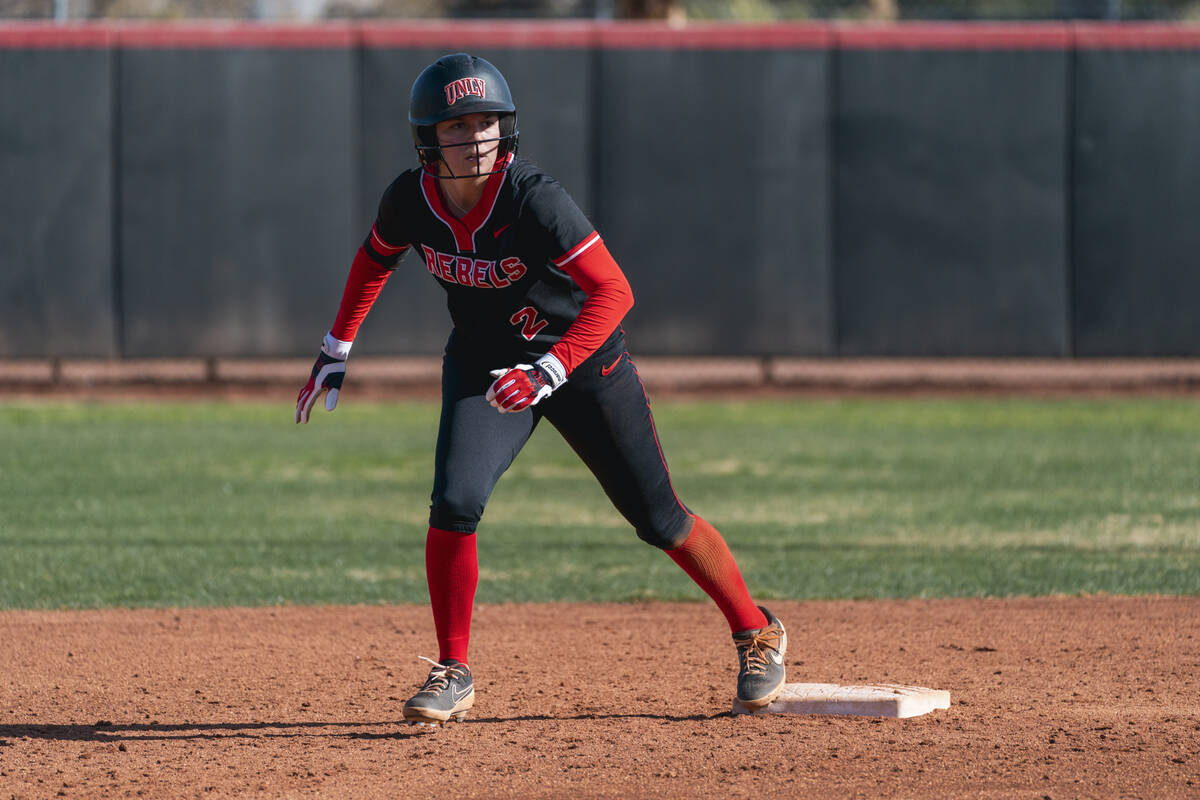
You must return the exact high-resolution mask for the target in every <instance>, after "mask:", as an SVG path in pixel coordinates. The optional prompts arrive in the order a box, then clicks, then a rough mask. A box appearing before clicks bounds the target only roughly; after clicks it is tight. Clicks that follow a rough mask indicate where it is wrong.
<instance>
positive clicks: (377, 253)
mask: <svg viewBox="0 0 1200 800" xmlns="http://www.w3.org/2000/svg"><path fill="white" fill-rule="evenodd" d="M456 83H458V82H457V81H456ZM450 86H451V87H452V86H454V84H451V85H450ZM460 88H461V90H462V91H468V90H469V89H471V88H472V87H467V86H464V87H460ZM447 91H450V87H448V88H447ZM453 91H455V92H458V91H459V89H454V90H453ZM508 158H509V168H508V170H506V171H504V172H498V173H496V174H494V175H491V176H490V177H489V178H488V181H487V184H486V185H485V189H484V193H483V197H482V199H481V200H480V201H479V203H477V204H476V205H475V207H474V208H472V209H471V212H470V213H469V214H467V216H466V217H464V218H462V219H458V218H457V217H455V216H454V215H453V214H451V213H450V212H449V211H448V210H447V209H446V208H445V207H444V206H443V204H442V200H441V195H440V193H439V191H438V186H437V178H435V177H433V176H432V175H429V174H427V173H426V172H424V171H423V170H421V169H419V168H417V169H412V170H408V171H406V172H404V173H402V174H401V175H400V176H399V177H397V178H396V179H395V180H394V181H393V182H392V184H391V185H390V186H389V187H388V188H387V190H386V191H385V192H384V194H383V198H382V200H381V201H380V203H379V213H378V216H377V217H376V220H375V226H374V229H373V230H374V235H373V236H372V237H368V242H367V244H368V245H371V246H370V247H367V248H366V249H367V251H368V254H369V255H370V257H371V258H372V259H374V260H375V261H377V262H378V263H380V264H383V265H385V266H392V265H394V264H395V263H396V262H397V261H398V260H399V257H400V255H394V254H396V253H398V254H401V255H402V254H403V252H405V248H406V246H411V247H412V249H413V250H415V251H416V252H418V253H419V254H420V255H421V258H422V259H423V260H424V262H425V268H426V270H427V271H428V272H429V274H430V275H432V276H433V277H434V278H435V279H436V280H437V281H438V283H439V284H441V286H442V288H443V289H444V290H445V292H446V304H447V306H448V307H449V309H450V316H451V318H452V319H453V321H454V327H455V330H456V332H457V333H456V338H457V339H458V340H459V341H462V342H465V343H467V344H469V346H471V347H473V348H475V349H477V350H479V351H481V352H484V353H489V354H490V353H495V354H496V358H501V359H508V360H511V359H513V358H530V357H532V358H536V357H537V356H539V355H541V354H543V353H545V352H547V351H548V350H549V349H550V347H551V346H552V345H553V344H555V343H556V342H557V341H559V339H561V338H562V336H563V334H564V333H565V332H566V330H567V328H568V327H570V325H571V323H572V322H573V321H574V320H575V318H576V317H577V316H579V312H580V310H581V308H582V307H583V303H584V301H585V300H587V296H588V295H587V293H586V292H585V291H584V290H583V289H582V288H581V287H580V286H579V285H578V284H577V283H576V282H575V281H574V280H573V279H572V278H571V277H570V275H568V274H567V272H566V270H565V269H564V268H563V267H564V266H566V265H567V264H568V263H569V262H570V260H571V257H572V255H573V254H575V253H579V252H582V251H583V250H585V249H587V247H589V246H590V244H589V243H591V242H594V241H599V236H598V235H597V234H596V232H595V228H594V227H593V226H592V224H591V223H590V222H589V221H588V219H587V217H585V216H584V215H583V212H581V211H580V210H579V208H578V206H576V205H575V202H574V201H573V200H572V199H571V197H570V196H569V195H568V194H567V193H566V191H564V190H563V188H562V187H561V186H560V185H559V184H558V182H557V181H555V180H554V179H553V178H551V177H550V176H549V175H547V174H546V173H544V172H542V171H541V170H540V169H539V168H538V167H536V166H534V165H533V164H531V163H530V162H528V161H526V160H524V159H521V158H516V157H514V156H512V155H510V156H508ZM376 239H379V240H381V241H375V240H376ZM497 363H505V362H504V361H503V360H501V361H497Z"/></svg>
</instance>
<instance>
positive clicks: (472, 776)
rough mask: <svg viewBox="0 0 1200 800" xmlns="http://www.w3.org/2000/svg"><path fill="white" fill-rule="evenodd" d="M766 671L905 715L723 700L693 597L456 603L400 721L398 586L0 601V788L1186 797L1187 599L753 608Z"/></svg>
mask: <svg viewBox="0 0 1200 800" xmlns="http://www.w3.org/2000/svg"><path fill="white" fill-rule="evenodd" d="M772 610H773V611H775V612H776V613H777V614H778V615H779V616H780V617H781V618H782V619H783V620H784V622H785V623H786V624H787V626H788V628H789V639H790V648H789V651H788V654H787V664H788V670H789V681H811V682H840V683H877V682H894V683H908V684H918V685H924V686H930V687H933V688H940V689H949V690H950V692H951V699H952V705H951V707H950V709H949V710H948V711H935V712H933V713H931V714H929V715H927V716H923V717H917V718H913V719H907V720H891V719H885V720H878V719H865V718H852V717H799V716H791V717H789V716H775V715H772V716H766V717H753V718H750V717H733V716H731V715H730V714H729V713H728V712H729V708H730V695H731V692H732V687H733V683H734V673H735V667H734V656H733V648H732V645H731V644H730V642H729V640H728V637H727V633H726V631H725V630H724V621H723V619H722V618H721V617H720V616H719V614H718V613H717V612H716V610H715V609H714V608H712V607H710V606H707V605H692V604H653V605H600V606H583V605H504V606H481V607H479V608H478V609H477V610H476V616H475V620H476V624H475V638H474V641H473V649H472V659H473V660H472V666H473V668H474V670H475V673H476V689H477V696H478V699H477V703H476V706H475V709H474V711H473V712H472V714H471V716H470V717H468V720H467V721H466V722H464V723H461V724H458V725H452V726H451V727H449V728H447V729H445V730H441V731H437V732H435V733H428V732H424V731H421V730H420V729H417V728H409V727H405V726H404V725H403V723H402V722H401V719H402V717H401V712H400V709H401V706H402V705H403V701H404V699H406V698H407V697H408V695H409V694H410V693H411V692H412V691H413V690H414V688H415V687H416V686H417V685H418V684H419V683H420V682H421V680H422V679H423V677H424V674H425V666H426V665H425V664H424V662H420V661H418V660H417V655H419V654H420V655H429V656H436V655H437V654H436V652H435V651H434V645H433V644H432V634H431V630H432V628H431V626H432V623H431V619H430V616H429V612H428V610H426V609H424V608H421V607H411V606H399V607H350V608H293V607H280V608H264V609H215V610H135V611H122V610H109V611H87V612H5V613H2V614H0V642H2V643H3V646H2V647H0V797H3V798H8V797H10V796H13V797H18V798H26V797H29V798H42V797H56V796H58V797H136V796H144V797H214V796H224V797H232V796H239V797H240V796H264V797H305V796H322V797H339V798H341V797H346V798H349V797H370V798H395V797H435V796H436V797H517V796H519V797H571V798H591V797H612V798H628V797H696V798H729V797H749V796H758V797H820V798H830V797H838V798H842V797H869V798H876V797H966V796H970V797H976V798H1006V799H1007V798H1044V797H1050V798H1056V799H1057V798H1067V797H1097V798H1100V797H1103V798H1116V797H1153V798H1174V797H1178V798H1183V797H1193V798H1194V797H1197V796H1200V704H1198V702H1197V699H1198V698H1200V598H1111V597H1089V598H1050V599H1014V600H929V601H924V600H906V601H900V602H884V601H865V602H811V603H777V604H773V605H772Z"/></svg>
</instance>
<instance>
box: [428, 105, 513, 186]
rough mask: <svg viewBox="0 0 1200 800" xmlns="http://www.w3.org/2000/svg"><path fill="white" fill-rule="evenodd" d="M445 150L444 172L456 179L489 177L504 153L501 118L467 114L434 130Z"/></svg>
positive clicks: (439, 125)
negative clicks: (459, 177) (501, 142)
mask: <svg viewBox="0 0 1200 800" xmlns="http://www.w3.org/2000/svg"><path fill="white" fill-rule="evenodd" d="M434 130H435V132H436V133H437V140H438V144H439V145H441V148H442V160H443V161H444V162H445V164H443V165H442V169H443V170H444V169H446V168H449V170H450V173H451V174H452V175H461V176H472V175H486V174H487V173H489V172H491V171H492V170H493V169H494V168H495V166H496V156H497V154H498V153H499V151H500V116H499V115H498V114H495V113H493V112H490V111H481V112H477V113H474V114H464V115H463V116H461V117H455V118H454V119H448V120H446V121H445V122H439V123H438V124H437V126H436V127H435V128H434Z"/></svg>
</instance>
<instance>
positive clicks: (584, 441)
mask: <svg viewBox="0 0 1200 800" xmlns="http://www.w3.org/2000/svg"><path fill="white" fill-rule="evenodd" d="M618 342H620V340H618ZM620 344H621V347H623V342H620ZM618 357H619V360H618ZM605 367H608V368H609V371H608V372H607V373H605V372H604V371H603V370H604V368H605ZM544 405H545V408H544V413H545V416H546V419H547V420H549V421H550V423H551V424H553V425H554V426H555V428H557V429H558V430H559V432H560V433H561V434H562V435H563V438H564V439H566V441H567V442H568V443H569V444H570V445H571V447H572V448H573V449H574V450H575V452H576V453H578V454H579V456H580V458H581V459H583V461H584V463H586V464H587V465H588V467H589V469H591V471H592V473H593V474H594V475H595V476H596V478H597V479H598V480H599V481H600V484H601V486H602V487H603V488H604V491H605V493H606V494H607V495H608V497H609V499H610V500H611V501H612V502H613V505H615V506H616V507H617V510H618V511H620V512H621V514H622V515H624V517H625V518H626V519H627V520H629V522H630V524H632V525H633V526H634V529H635V530H636V531H637V534H638V536H639V537H640V538H641V539H643V540H644V541H646V542H648V543H649V544H652V545H654V546H656V547H659V548H660V549H662V550H664V551H666V553H667V555H668V556H670V557H671V559H672V560H674V561H675V563H677V564H678V565H679V566H680V567H681V568H682V569H683V570H684V571H685V572H686V573H687V574H688V576H689V577H691V578H692V580H693V581H695V582H696V584H697V585H699V586H700V588H701V589H703V590H704V591H705V593H706V594H708V596H709V597H711V598H712V600H713V601H714V602H715V603H716V605H717V607H718V608H719V609H720V610H721V612H722V613H723V614H724V615H725V619H726V621H727V622H728V623H729V627H730V631H731V632H732V633H733V636H734V641H735V644H736V645H737V647H738V653H739V661H740V662H741V665H740V671H739V679H738V699H739V700H741V701H742V702H743V703H744V704H745V705H747V706H749V707H752V708H757V707H761V706H765V705H767V704H768V703H770V701H771V700H773V699H774V698H775V696H776V695H778V693H779V691H780V690H781V689H782V688H783V683H784V664H783V654H784V650H785V649H786V647H787V637H786V634H785V633H784V629H783V625H782V623H780V622H779V620H778V619H776V618H775V617H774V616H773V615H771V614H770V612H768V611H767V610H766V609H764V608H762V607H760V606H757V605H755V603H754V601H753V600H752V599H751V597H750V593H749V591H748V590H747V588H746V584H745V582H744V581H743V579H742V575H741V571H740V570H739V569H738V566H737V562H736V560H735V559H734V557H733V554H732V553H731V552H730V550H729V546H728V545H727V544H726V542H725V539H724V537H722V536H721V534H720V532H719V531H717V529H716V528H714V527H713V526H712V525H710V524H709V523H708V522H707V521H706V520H704V519H703V518H702V517H700V516H699V515H695V514H693V513H692V512H691V511H690V510H689V509H688V508H687V507H686V506H684V504H683V503H682V502H681V501H680V500H679V497H678V496H677V495H676V493H675V490H674V487H673V486H672V485H671V477H670V471H669V470H668V468H667V463H666V459H665V458H664V456H663V453H662V449H661V447H660V445H659V441H658V434H657V432H656V430H655V427H654V418H653V414H652V412H651V410H650V402H649V399H648V398H647V396H646V393H645V388H644V387H643V385H642V382H641V378H640V377H639V376H638V374H637V369H636V367H635V366H634V365H633V362H632V360H631V359H630V357H629V354H628V353H627V352H624V351H623V350H622V349H619V348H613V347H605V348H603V349H602V350H601V351H598V352H597V353H596V354H594V355H593V356H592V357H591V358H589V359H588V360H587V361H585V362H584V363H583V364H580V365H579V367H577V368H576V369H575V370H574V371H573V372H572V373H571V380H570V381H568V382H567V384H565V385H564V386H563V387H562V388H561V389H559V390H558V391H557V392H555V394H554V395H553V396H552V397H551V398H550V399H549V400H548V401H547V402H546V403H545V404H544Z"/></svg>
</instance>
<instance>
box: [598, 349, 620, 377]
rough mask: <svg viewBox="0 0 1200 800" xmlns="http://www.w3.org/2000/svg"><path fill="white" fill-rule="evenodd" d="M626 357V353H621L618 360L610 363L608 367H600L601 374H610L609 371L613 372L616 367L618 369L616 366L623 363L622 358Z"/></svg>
mask: <svg viewBox="0 0 1200 800" xmlns="http://www.w3.org/2000/svg"><path fill="white" fill-rule="evenodd" d="M624 357H625V354H624V353H621V355H619V356H617V360H616V361H614V362H613V363H611V364H609V365H608V366H607V367H601V368H600V374H601V375H608V373H610V372H612V371H613V370H614V369H616V368H617V364H619V363H621V359H622V358H624Z"/></svg>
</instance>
